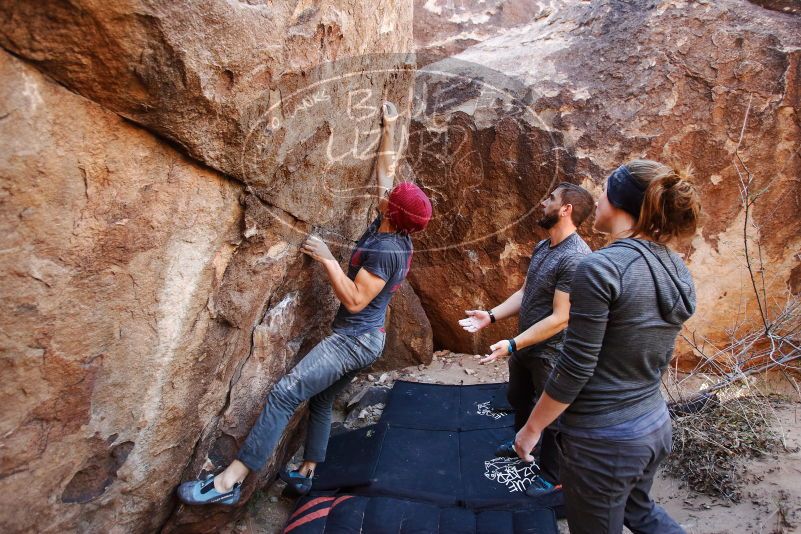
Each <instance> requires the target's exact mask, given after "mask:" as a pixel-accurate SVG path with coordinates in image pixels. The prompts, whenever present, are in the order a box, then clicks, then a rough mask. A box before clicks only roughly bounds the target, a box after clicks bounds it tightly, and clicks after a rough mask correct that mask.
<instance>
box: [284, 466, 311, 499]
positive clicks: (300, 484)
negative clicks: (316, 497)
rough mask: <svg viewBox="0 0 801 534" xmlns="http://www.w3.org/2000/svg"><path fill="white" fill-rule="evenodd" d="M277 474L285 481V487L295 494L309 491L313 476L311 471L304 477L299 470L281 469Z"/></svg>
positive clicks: (303, 493) (304, 493)
mask: <svg viewBox="0 0 801 534" xmlns="http://www.w3.org/2000/svg"><path fill="white" fill-rule="evenodd" d="M278 476H279V477H280V478H281V480H283V481H284V482H286V487H287V488H289V490H290V491H291V492H292V493H294V494H295V495H306V494H307V493H309V491H311V487H312V478H314V472H313V471H312V472H311V473H309V476H307V477H305V476H303V475H301V474H300V472H299V471H290V470H288V469H282V470H281V472H280V473H278Z"/></svg>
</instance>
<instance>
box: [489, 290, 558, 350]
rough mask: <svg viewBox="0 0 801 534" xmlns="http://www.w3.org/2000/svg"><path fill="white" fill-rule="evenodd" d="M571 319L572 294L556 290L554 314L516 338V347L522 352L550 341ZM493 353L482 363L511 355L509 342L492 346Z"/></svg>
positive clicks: (503, 341) (499, 342)
mask: <svg viewBox="0 0 801 534" xmlns="http://www.w3.org/2000/svg"><path fill="white" fill-rule="evenodd" d="M569 318H570V293H565V292H564V291H560V290H558V289H557V290H556V291H554V294H553V312H552V313H551V315H549V316H547V317H545V318H543V319H542V320H540V321H537V322H536V323H534V324H533V325H531V326H530V327H528V328H527V329H526V330H524V331H523V332H521V333H520V334H518V335H517V336H515V338H514V340H515V345H517V349H518V350H520V349H522V348H525V347H530V346H531V345H536V344H537V343H542V342H543V341H545V340H546V339H550V338H552V337H553V336H555V335H556V334H558V333H559V332H561V331H562V330H564V329H565V327H567V321H568V319H569ZM490 350H491V351H492V353H491V354H490V355H489V356H487V357H486V358H484V359H482V360H481V362H480V363H491V362H494V361H495V360H497V359H498V358H501V357H504V356H508V355H509V341H508V340H506V339H503V340H501V341H498V342H497V343H494V344H493V345H492V346H490Z"/></svg>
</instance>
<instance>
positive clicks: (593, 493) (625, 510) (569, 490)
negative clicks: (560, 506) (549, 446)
mask: <svg viewBox="0 0 801 534" xmlns="http://www.w3.org/2000/svg"><path fill="white" fill-rule="evenodd" d="M671 435H672V430H671V426H670V421H667V422H666V423H665V424H664V425H663V426H662V427H661V428H659V429H658V430H656V431H654V432H652V433H650V434H648V435H646V436H643V437H641V438H637V439H633V440H626V441H610V440H603V439H586V438H577V437H574V436H570V435H567V434H565V433H560V434H559V436H558V440H557V444H558V445H557V446H558V447H559V448H560V449H561V475H562V487H563V489H564V495H565V509H566V512H567V524H568V526H569V527H570V533H571V534H584V533H587V534H602V533H608V534H620V532H622V530H623V525H626V526H627V527H628V528H629V529H630V530H631V531H632V532H633V533H634V534H640V533H642V534H650V533H659V534H678V533H683V532H684V530H683V529H682V528H681V527H680V526H679V525H678V524H677V523H676V522H675V521H674V520H673V519H671V517H670V516H669V515H668V514H667V512H665V510H664V509H663V508H662V507H661V506H658V505H657V504H656V503H654V501H653V500H651V497H650V496H649V495H648V493H649V492H650V491H651V486H652V485H653V482H654V476H655V475H656V471H657V469H658V467H659V464H660V463H661V462H662V460H663V459H664V458H665V457H666V456H667V455H668V454H669V453H670V449H671Z"/></svg>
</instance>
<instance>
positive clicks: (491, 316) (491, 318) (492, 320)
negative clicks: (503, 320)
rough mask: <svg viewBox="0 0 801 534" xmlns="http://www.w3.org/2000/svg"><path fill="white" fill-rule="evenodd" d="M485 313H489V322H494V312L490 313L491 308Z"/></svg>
mask: <svg viewBox="0 0 801 534" xmlns="http://www.w3.org/2000/svg"><path fill="white" fill-rule="evenodd" d="M487 313H488V314H489V316H490V322H491V323H494V322H495V321H496V319H495V314H494V313H492V310H487Z"/></svg>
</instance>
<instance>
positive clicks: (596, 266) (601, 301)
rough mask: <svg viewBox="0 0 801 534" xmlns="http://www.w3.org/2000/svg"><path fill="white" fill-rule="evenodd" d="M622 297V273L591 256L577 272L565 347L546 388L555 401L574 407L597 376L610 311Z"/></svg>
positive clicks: (599, 256)
mask: <svg viewBox="0 0 801 534" xmlns="http://www.w3.org/2000/svg"><path fill="white" fill-rule="evenodd" d="M619 294H620V273H619V271H618V269H617V267H616V266H615V265H614V264H613V263H612V262H611V261H609V259H608V258H607V257H606V256H605V255H604V254H602V253H594V254H590V255H589V256H587V257H586V258H585V259H584V260H583V261H582V262H581V263H580V264H579V266H578V267H577V268H576V273H575V275H574V276H573V283H572V289H571V296H570V320H569V322H568V325H567V331H566V333H565V341H564V346H563V347H562V350H561V354H560V357H559V359H558V360H557V363H556V367H555V368H554V370H553V372H551V376H550V378H549V379H548V382H547V384H546V385H545V391H546V392H547V393H548V395H549V396H550V397H551V398H553V399H554V400H556V401H558V402H561V403H564V404H570V403H572V402H573V400H574V399H575V398H576V396H578V394H579V392H580V391H581V390H582V388H584V385H585V384H586V383H587V381H588V380H589V379H590V377H591V376H592V375H593V373H594V372H595V366H596V364H597V363H598V354H599V353H600V352H601V346H602V345H603V341H604V334H605V333H606V323H607V321H608V319H609V308H610V306H611V304H612V302H614V300H615V299H616V298H617V296H618V295H619Z"/></svg>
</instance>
